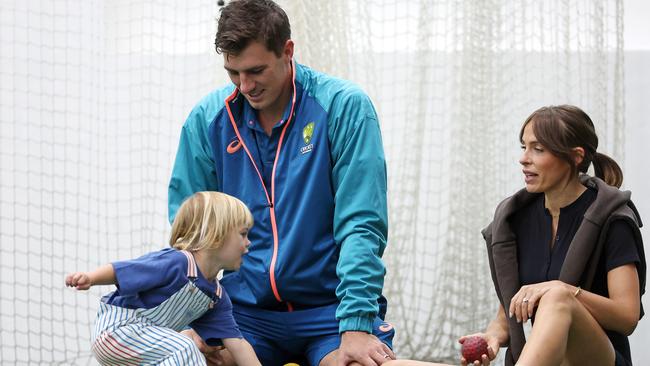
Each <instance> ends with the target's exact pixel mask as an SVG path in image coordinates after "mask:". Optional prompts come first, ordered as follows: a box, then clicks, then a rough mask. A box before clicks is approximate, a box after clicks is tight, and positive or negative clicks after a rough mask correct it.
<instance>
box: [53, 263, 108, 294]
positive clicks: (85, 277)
mask: <svg viewBox="0 0 650 366" xmlns="http://www.w3.org/2000/svg"><path fill="white" fill-rule="evenodd" d="M116 282H117V280H116V279H115V270H114V269H113V265H112V264H105V265H103V266H101V267H99V268H97V269H96V270H94V271H91V272H74V273H70V274H69V275H67V276H65V285H66V286H68V287H76V288H77V290H88V289H89V288H90V287H91V286H95V285H114V284H115V283H116Z"/></svg>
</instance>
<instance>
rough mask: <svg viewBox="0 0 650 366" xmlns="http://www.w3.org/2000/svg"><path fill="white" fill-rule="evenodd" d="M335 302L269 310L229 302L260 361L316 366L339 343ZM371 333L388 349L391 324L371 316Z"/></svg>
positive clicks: (264, 362) (270, 365)
mask: <svg viewBox="0 0 650 366" xmlns="http://www.w3.org/2000/svg"><path fill="white" fill-rule="evenodd" d="M337 307H338V304H332V305H327V306H323V307H318V308H311V309H306V310H296V311H292V312H282V311H270V310H263V309H257V308H251V307H242V306H238V305H235V304H233V315H234V317H235V320H236V321H237V324H238V325H239V329H240V330H241V332H242V335H243V336H244V338H246V340H247V341H248V342H249V343H250V344H251V346H253V349H254V350H255V353H256V354H257V357H258V358H259V360H260V362H261V363H262V365H265V366H266V365H269V366H274V365H284V364H285V363H287V362H296V360H299V361H303V362H304V361H307V362H308V363H309V365H312V366H318V365H319V364H320V362H321V360H322V359H323V358H324V357H325V356H326V355H327V354H328V353H330V352H332V351H335V350H337V349H338V348H339V345H340V344H341V336H340V334H339V322H338V320H336V317H335V314H336V308H337ZM373 334H374V335H375V336H376V337H377V338H379V339H380V340H381V341H382V342H384V343H385V344H386V345H387V346H388V347H390V348H391V349H392V348H393V335H394V334H395V330H394V329H393V327H392V325H390V324H389V323H387V322H384V321H383V320H381V319H380V318H379V317H377V318H375V322H374V324H373Z"/></svg>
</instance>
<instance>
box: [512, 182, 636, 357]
mask: <svg viewBox="0 0 650 366" xmlns="http://www.w3.org/2000/svg"><path fill="white" fill-rule="evenodd" d="M596 194H597V192H596V191H595V190H593V189H591V188H588V189H587V190H586V191H585V192H584V193H583V194H582V195H580V197H578V199H576V200H575V201H574V202H573V203H571V204H569V205H568V206H566V207H562V208H561V209H560V217H559V222H558V227H557V234H556V236H555V240H554V245H553V246H551V236H552V235H553V233H552V217H551V215H550V213H549V211H548V210H547V209H546V208H545V205H544V195H540V197H539V198H538V199H535V200H533V201H532V202H531V203H530V204H529V205H527V206H525V207H523V208H522V209H521V210H519V211H518V212H517V213H516V214H515V215H512V216H511V218H510V222H511V224H512V229H513V231H514V233H515V235H516V238H517V256H518V261H519V280H520V282H521V284H522V286H523V285H530V284H534V283H539V282H545V281H551V280H557V279H558V278H559V276H560V270H561V269H562V264H563V263H564V258H565V257H566V254H567V251H568V249H569V246H570V244H571V240H572V239H573V237H574V235H575V233H576V231H577V230H578V227H580V224H581V223H582V219H583V215H584V213H585V212H586V210H587V208H589V206H590V205H591V204H592V203H593V202H594V200H595V199H596ZM629 263H635V264H638V263H639V254H638V252H637V250H636V246H635V245H634V233H633V231H632V227H631V226H630V224H629V223H627V222H625V221H623V220H617V221H614V222H613V223H612V224H611V226H610V228H609V231H608V233H607V239H606V243H605V248H604V250H603V253H602V255H601V259H600V261H599V264H598V268H597V269H596V275H595V277H594V282H593V285H592V288H591V289H589V291H590V292H593V293H595V294H598V295H601V296H605V297H609V292H608V290H607V272H609V271H611V270H612V269H614V268H616V267H619V266H622V265H625V264H629ZM605 332H606V333H607V336H608V337H609V340H610V341H611V342H612V345H613V346H614V349H615V350H616V351H617V352H618V353H620V354H621V355H622V356H623V357H624V358H625V359H626V361H627V362H628V363H629V364H631V356H630V344H629V342H628V339H627V337H626V336H624V335H622V334H620V333H617V332H614V331H609V330H605Z"/></svg>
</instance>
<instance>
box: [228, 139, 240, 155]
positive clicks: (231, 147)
mask: <svg viewBox="0 0 650 366" xmlns="http://www.w3.org/2000/svg"><path fill="white" fill-rule="evenodd" d="M239 149H241V141H239V139H235V140H233V141H232V142H231V143H229V144H228V146H227V147H226V151H227V152H228V154H234V153H236V152H237V150H239Z"/></svg>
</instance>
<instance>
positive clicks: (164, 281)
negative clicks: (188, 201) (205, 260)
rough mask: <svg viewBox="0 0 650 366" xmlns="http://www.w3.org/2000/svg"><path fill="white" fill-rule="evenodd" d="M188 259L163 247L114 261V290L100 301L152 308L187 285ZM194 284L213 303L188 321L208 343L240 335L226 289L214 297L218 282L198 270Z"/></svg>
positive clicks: (127, 306) (131, 307)
mask: <svg viewBox="0 0 650 366" xmlns="http://www.w3.org/2000/svg"><path fill="white" fill-rule="evenodd" d="M187 263H188V262H187V258H186V257H185V255H184V254H183V253H181V252H180V251H178V250H176V249H173V248H166V249H163V250H160V251H157V252H152V253H148V254H145V255H143V256H141V257H139V258H136V259H132V260H125V261H117V262H113V263H112V265H113V269H114V270H115V278H116V279H117V284H116V287H117V290H116V291H114V292H112V293H109V294H107V295H106V296H104V297H103V298H102V301H103V302H105V303H107V304H110V305H114V306H119V307H122V308H127V309H151V308H154V307H156V306H158V305H160V304H161V303H162V302H163V301H165V300H167V299H169V298H170V297H171V296H172V295H174V294H175V293H176V292H178V291H179V290H180V289H181V288H183V286H185V285H186V284H187V282H188V281H190V279H188V277H187ZM197 272H198V276H197V277H196V280H195V282H194V284H195V285H196V286H197V287H198V288H199V289H200V290H201V291H203V293H204V294H206V295H207V296H209V297H211V298H212V300H213V301H214V303H215V305H214V307H213V308H211V309H209V310H208V311H206V312H205V313H204V314H203V315H202V316H201V317H199V318H198V319H196V320H194V321H193V322H192V323H190V324H189V326H190V327H192V329H194V330H195V331H196V332H197V333H198V334H199V335H200V336H201V338H203V340H204V341H206V342H207V343H208V344H219V343H220V340H221V339H223V338H242V335H241V332H240V331H239V327H238V326H237V324H236V323H235V320H234V318H233V315H232V303H231V302H230V297H229V296H228V294H227V293H226V291H225V290H224V291H221V297H220V298H219V297H217V296H216V289H217V287H216V286H217V284H216V283H215V282H212V281H208V280H207V279H205V277H203V275H202V274H201V271H200V270H198V268H197Z"/></svg>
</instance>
